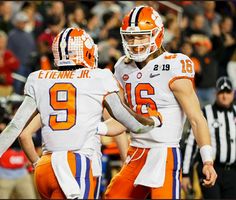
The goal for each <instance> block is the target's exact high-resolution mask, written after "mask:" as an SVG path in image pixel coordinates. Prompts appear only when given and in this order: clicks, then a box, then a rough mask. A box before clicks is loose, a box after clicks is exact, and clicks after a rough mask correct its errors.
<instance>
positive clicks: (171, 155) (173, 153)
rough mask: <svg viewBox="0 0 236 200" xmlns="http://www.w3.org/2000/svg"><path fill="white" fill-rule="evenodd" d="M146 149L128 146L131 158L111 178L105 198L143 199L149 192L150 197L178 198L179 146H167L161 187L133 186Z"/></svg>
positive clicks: (179, 186) (146, 152)
mask: <svg viewBox="0 0 236 200" xmlns="http://www.w3.org/2000/svg"><path fill="white" fill-rule="evenodd" d="M148 151H149V149H143V148H136V147H130V148H129V150H128V157H131V158H132V159H131V161H130V162H129V163H128V164H124V166H123V167H122V169H121V171H120V172H119V173H118V174H117V175H116V176H115V177H114V178H113V179H112V180H111V183H110V184H109V185H108V188H107V190H106V192H105V198H106V199H127V198H132V199H145V198H147V196H148V195H149V194H150V197H151V198H152V199H179V198H180V188H181V184H180V181H181V179H182V173H181V154H180V150H179V148H168V152H167V160H166V171H165V180H164V185H163V186H162V187H159V188H150V187H146V186H142V185H137V186H134V181H135V179H136V177H137V175H138V174H139V172H140V170H141V169H142V167H143V166H144V164H145V161H146V158H147V154H148ZM132 156H133V157H132ZM163 173H164V172H163Z"/></svg>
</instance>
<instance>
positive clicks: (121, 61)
mask: <svg viewBox="0 0 236 200" xmlns="http://www.w3.org/2000/svg"><path fill="white" fill-rule="evenodd" d="M125 59H126V56H121V57H120V58H119V59H118V61H117V62H116V64H115V66H114V68H117V67H119V66H120V65H122V64H125V63H124V61H125Z"/></svg>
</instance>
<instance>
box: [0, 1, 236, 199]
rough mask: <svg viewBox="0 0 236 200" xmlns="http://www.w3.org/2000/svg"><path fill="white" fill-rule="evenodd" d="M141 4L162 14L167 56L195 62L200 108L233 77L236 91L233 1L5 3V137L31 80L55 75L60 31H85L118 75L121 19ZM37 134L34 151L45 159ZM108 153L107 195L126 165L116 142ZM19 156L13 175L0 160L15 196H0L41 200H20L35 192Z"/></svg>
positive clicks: (0, 51) (0, 74) (0, 73)
mask: <svg viewBox="0 0 236 200" xmlns="http://www.w3.org/2000/svg"><path fill="white" fill-rule="evenodd" d="M138 5H149V6H152V7H153V8H154V9H156V10H157V11H158V12H159V13H160V15H161V17H162V19H163V21H164V25H165V36H164V47H165V48H166V50H167V51H170V52H173V53H175V52H182V53H184V54H186V55H188V56H189V57H190V58H191V59H192V60H193V62H194V64H195V72H196V75H195V83H194V84H195V89H196V92H197V95H198V97H199V100H200V103H201V106H204V105H206V104H208V103H213V102H214V101H215V84H216V80H217V78H218V77H220V76H228V77H229V78H230V79H231V80H232V82H233V87H234V89H235V90H236V48H235V47H236V2H235V1H178V2H172V1H161V2H158V1H77V2H75V1H1V2H0V100H1V101H0V105H1V107H0V108H1V109H0V132H1V130H2V129H3V128H4V127H5V126H6V125H7V123H8V122H9V120H10V119H11V116H12V115H13V114H14V112H15V110H16V109H17V106H19V102H21V101H22V95H23V90H24V84H25V81H26V79H27V77H28V75H29V74H30V73H31V72H33V71H36V70H39V69H44V70H48V69H53V68H54V64H53V62H54V61H53V55H52V51H51V44H52V41H53V39H54V37H55V36H56V35H57V34H58V33H59V32H60V31H62V30H63V29H64V28H65V27H71V26H73V27H81V28H83V29H85V30H86V32H87V33H89V34H90V36H91V37H92V38H93V39H94V41H95V43H97V44H98V49H99V67H100V68H109V69H111V70H112V71H114V68H113V67H114V64H115V63H116V61H117V60H118V59H119V57H120V56H122V55H123V49H122V44H121V37H120V26H121V21H122V18H123V17H124V15H125V14H127V12H128V11H129V10H131V9H132V8H133V7H135V6H138ZM38 135H40V134H37V137H35V144H36V146H37V147H39V153H40V145H41V143H40V142H41V141H40V136H38ZM12 149H13V150H15V151H17V152H19V151H20V145H19V144H17V142H15V143H14V144H13V146H12ZM103 153H104V157H103V161H104V162H103V165H104V166H103V168H104V177H103V182H102V189H101V192H103V191H104V189H105V187H106V184H107V183H108V182H109V180H110V178H111V176H113V175H114V174H115V173H116V171H117V170H118V169H119V167H120V165H121V161H120V158H119V151H118V150H117V148H116V146H115V144H114V143H113V141H112V139H107V138H106V139H103ZM17 156H19V157H20V158H21V159H18V160H17V159H16V161H15V165H13V166H11V167H10V168H9V170H8V171H7V170H5V167H6V166H2V164H1V163H3V162H1V161H0V188H1V184H6V183H5V182H4V183H3V182H2V180H3V179H4V180H6V179H9V180H11V181H13V183H12V186H11V188H10V189H9V188H8V189H9V196H1V194H2V191H0V197H2V198H10V197H15V198H17V197H19V198H27V197H28V198H31V199H32V198H35V197H36V196H35V195H36V193H35V192H34V191H33V189H32V192H23V194H21V193H22V190H23V191H24V189H22V185H23V184H26V183H27V181H28V183H30V184H31V186H33V182H32V179H31V178H28V179H27V180H26V179H23V178H22V177H24V178H25V177H26V176H29V173H30V172H31V171H32V169H30V167H27V166H29V165H28V164H29V163H27V160H25V159H24V158H23V157H24V156H23V157H22V155H18V154H17ZM16 169H17V170H18V171H17V172H16ZM11 171H14V173H11ZM18 180H20V181H18ZM20 186H21V187H20ZM27 188H29V186H28V185H27ZM4 191H5V190H4ZM26 193H27V194H26ZM28 193H29V194H28ZM12 195H13V196H12ZM21 195H23V196H21ZM24 195H28V196H24Z"/></svg>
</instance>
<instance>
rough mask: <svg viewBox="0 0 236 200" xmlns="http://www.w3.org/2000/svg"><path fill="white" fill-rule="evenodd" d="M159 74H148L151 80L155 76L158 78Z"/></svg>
mask: <svg viewBox="0 0 236 200" xmlns="http://www.w3.org/2000/svg"><path fill="white" fill-rule="evenodd" d="M159 75H160V74H150V78H153V77H156V76H159Z"/></svg>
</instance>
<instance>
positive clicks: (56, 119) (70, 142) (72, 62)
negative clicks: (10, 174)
mask: <svg viewBox="0 0 236 200" xmlns="http://www.w3.org/2000/svg"><path fill="white" fill-rule="evenodd" d="M52 50H53V55H54V61H55V65H56V66H57V67H58V70H46V71H44V70H39V71H36V72H33V73H31V74H30V75H29V77H28V79H27V82H26V84H25V99H24V101H23V103H22V105H21V106H20V108H19V109H18V111H17V113H16V114H15V116H14V118H13V119H12V121H11V122H10V123H9V125H8V126H7V128H6V129H5V130H4V131H3V132H2V134H1V135H0V156H1V155H2V153H3V152H4V151H5V150H6V149H7V148H8V147H9V146H10V144H11V143H12V142H13V141H14V140H15V139H16V137H17V136H18V135H19V134H20V133H21V131H22V130H23V129H24V127H25V126H26V125H27V123H28V122H30V121H31V119H32V118H33V117H34V116H36V115H37V114H38V113H40V120H41V123H42V140H43V155H42V157H41V158H40V159H39V161H37V160H36V158H35V156H34V155H33V154H31V151H32V150H33V148H29V147H30V146H31V147H32V144H30V142H32V140H21V144H22V146H23V149H24V150H25V152H26V154H27V155H28V157H29V158H31V161H33V162H35V163H37V166H36V168H35V179H36V186H37V189H38V192H39V194H40V196H41V197H42V198H46V199H49V198H50V199H51V198H57V199H65V198H69V199H71V198H81V199H82V198H83V199H88V198H94V190H95V187H94V184H93V174H92V167H91V165H93V163H92V162H91V161H93V156H94V152H97V148H99V147H100V140H99V135H96V129H97V124H98V123H99V122H101V117H102V113H103V109H104V107H105V108H106V109H107V110H108V112H109V114H111V115H112V116H113V117H114V118H115V119H117V120H118V121H119V122H121V123H123V124H124V125H125V126H126V127H127V128H128V129H130V130H131V131H133V132H136V133H137V134H142V133H144V132H148V131H150V130H151V129H153V128H155V127H158V126H161V125H162V121H161V119H160V117H159V113H158V112H155V111H154V113H153V111H152V110H151V111H150V117H143V116H142V115H138V114H137V113H135V112H133V111H132V110H131V109H130V108H128V107H127V106H126V105H125V104H123V103H122V101H121V100H120V98H119V95H118V92H119V85H118V83H117V81H116V80H115V79H114V77H113V75H112V73H111V71H109V70H102V69H98V68H97V46H96V45H95V44H94V42H93V40H92V38H91V37H90V36H89V35H88V34H87V33H86V32H85V31H84V30H82V29H79V28H67V29H64V30H63V31H62V32H61V33H59V34H58V35H57V36H56V37H55V39H54V41H53V45H52ZM35 120H37V118H35ZM28 145H29V146H28ZM31 156H32V157H31ZM33 159H35V160H33ZM67 161H68V162H67Z"/></svg>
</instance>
